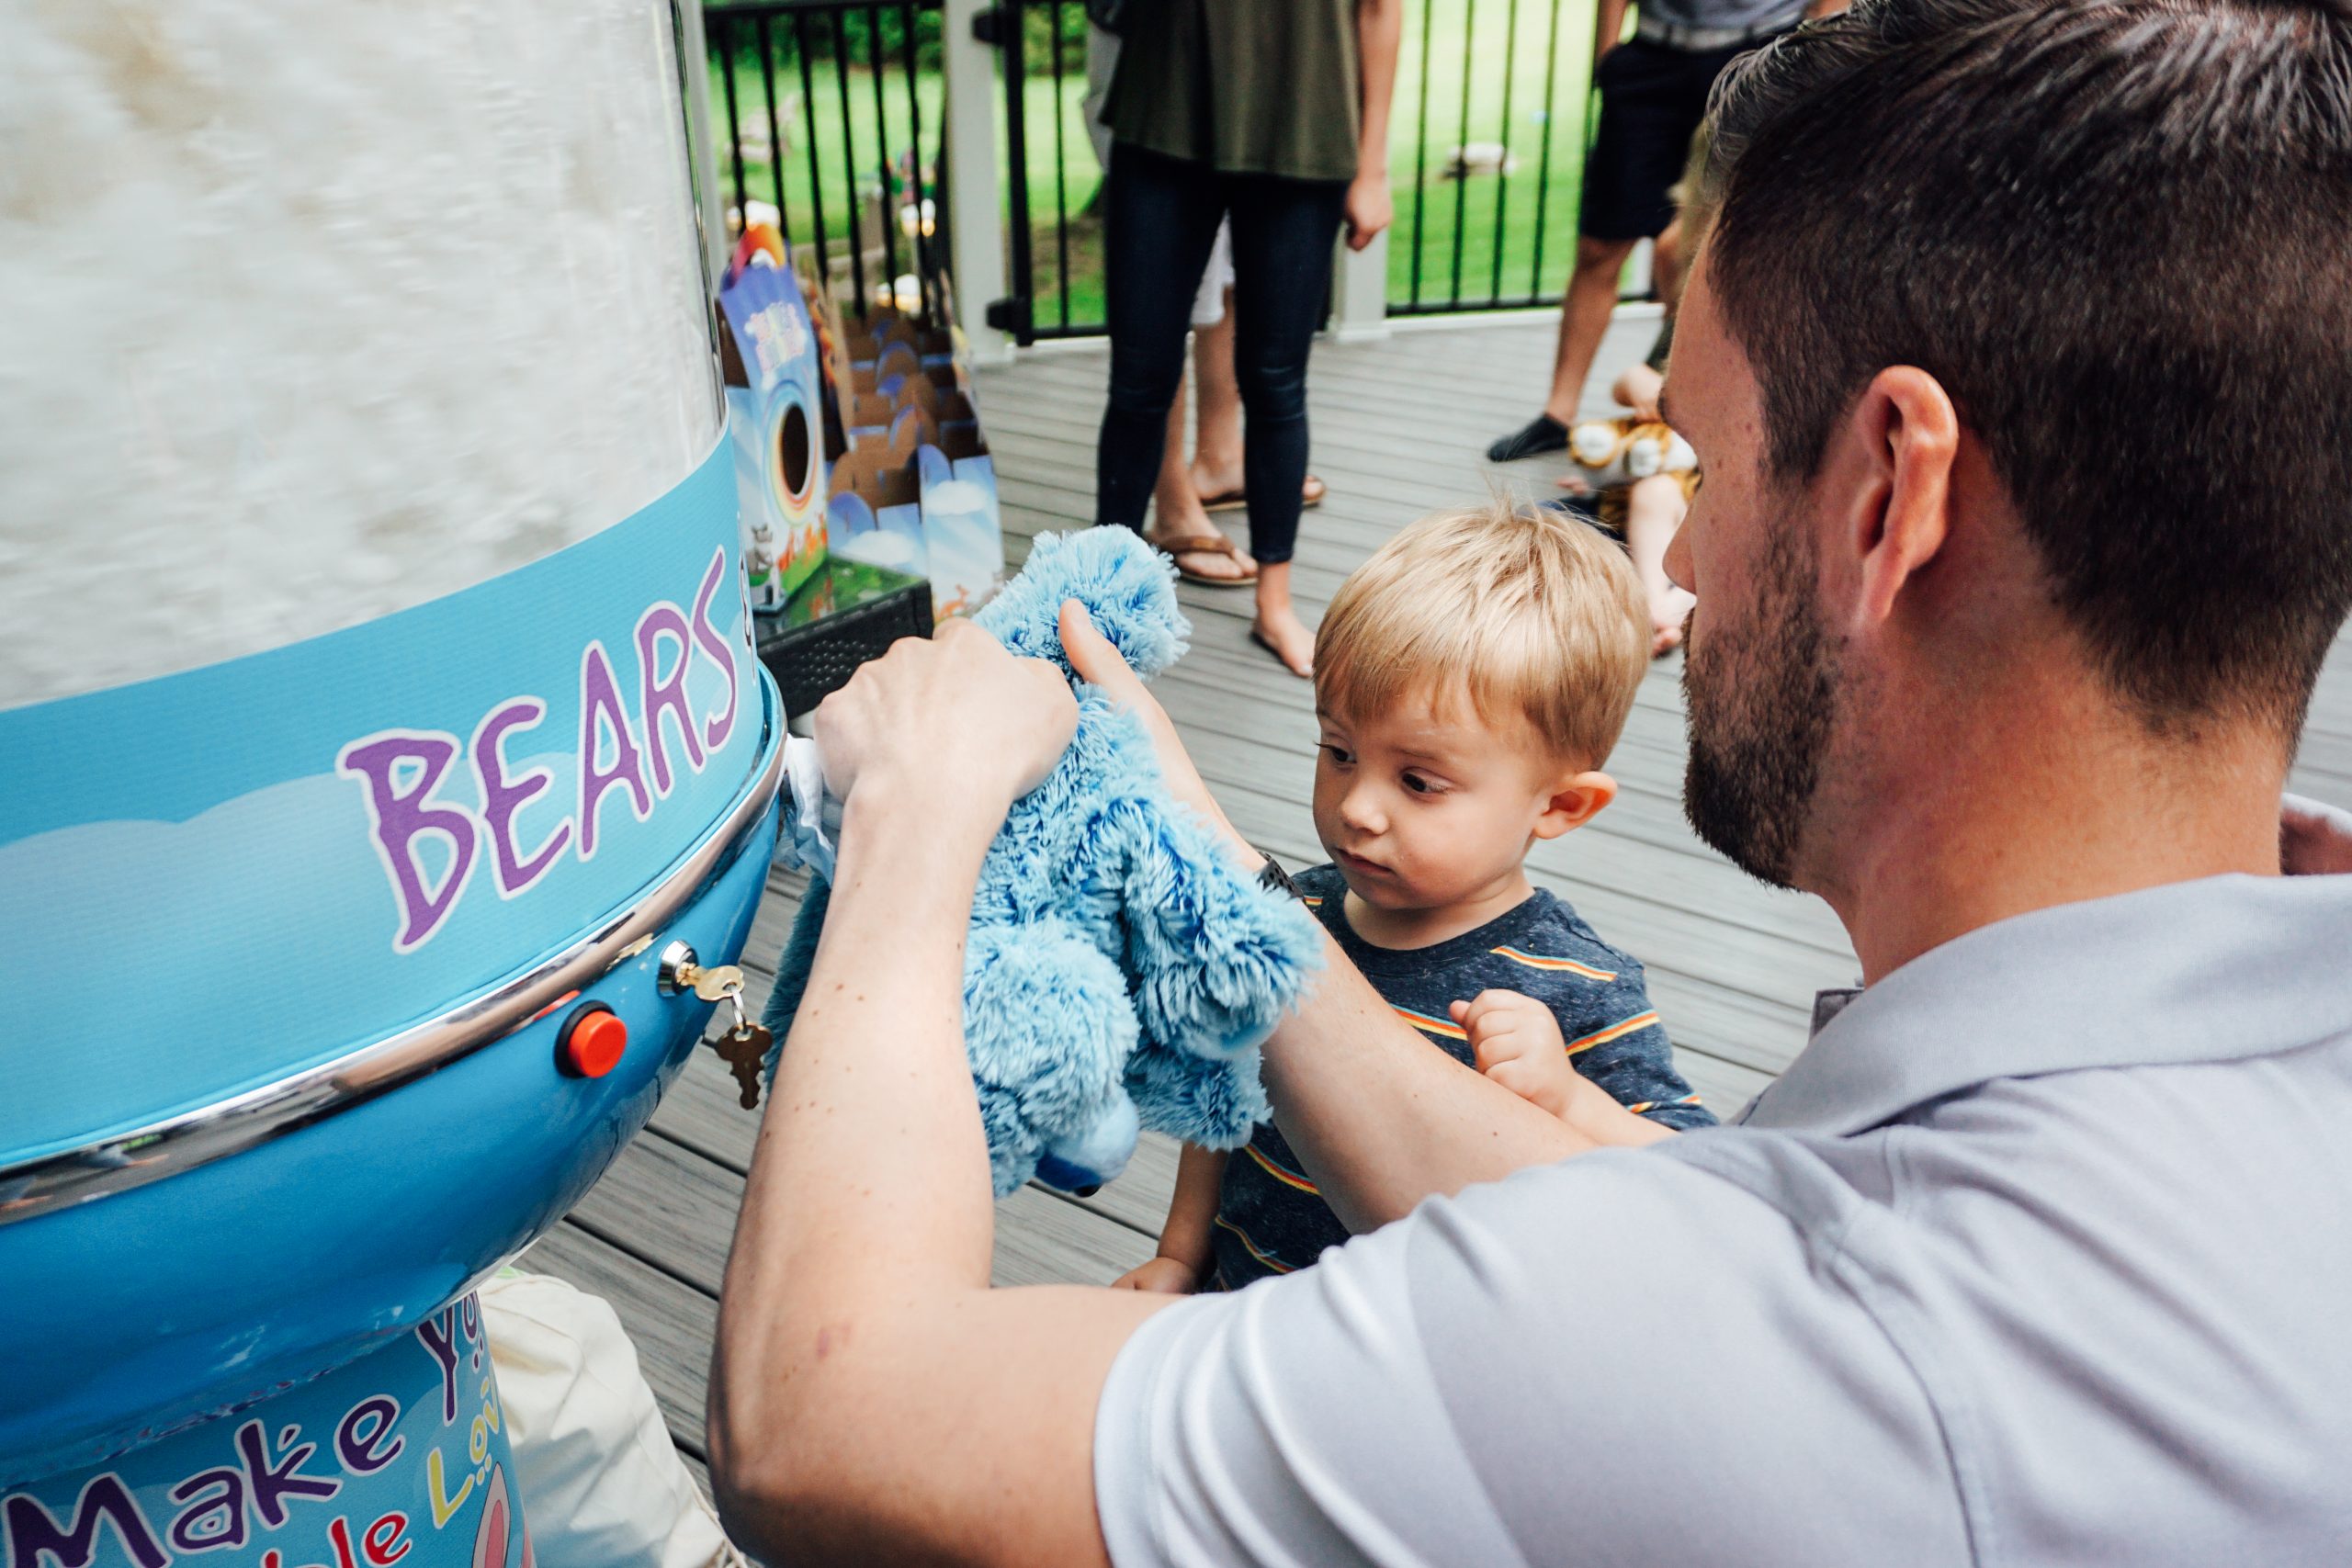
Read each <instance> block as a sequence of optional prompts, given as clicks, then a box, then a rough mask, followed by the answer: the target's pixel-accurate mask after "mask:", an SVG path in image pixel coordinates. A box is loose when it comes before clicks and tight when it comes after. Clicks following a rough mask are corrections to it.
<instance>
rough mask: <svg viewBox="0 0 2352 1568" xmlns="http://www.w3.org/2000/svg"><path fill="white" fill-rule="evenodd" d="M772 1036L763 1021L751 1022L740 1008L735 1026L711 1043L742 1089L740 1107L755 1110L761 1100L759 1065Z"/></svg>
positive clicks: (766, 1054)
mask: <svg viewBox="0 0 2352 1568" xmlns="http://www.w3.org/2000/svg"><path fill="white" fill-rule="evenodd" d="M774 1041H775V1036H774V1035H773V1034H770V1033H769V1032H767V1029H766V1027H765V1026H764V1025H762V1024H757V1023H753V1022H752V1021H749V1020H748V1019H746V1018H744V1017H743V1015H742V1013H741V1011H740V1010H739V1011H738V1012H737V1013H736V1015H735V1027H734V1028H733V1029H731V1030H729V1031H728V1032H726V1033H725V1034H722V1035H720V1036H719V1037H718V1039H717V1040H714V1041H712V1042H711V1043H712V1044H713V1045H714V1046H716V1047H718V1057H719V1060H721V1061H723V1062H725V1063H726V1064H727V1066H728V1068H729V1071H731V1072H732V1073H734V1075H735V1087H736V1089H738V1090H739V1091H741V1102H742V1106H743V1109H744V1110H746V1111H752V1110H756V1109H757V1108H758V1106H759V1103H760V1069H761V1068H762V1067H763V1066H766V1065H767V1059H768V1046H769V1045H770V1044H771V1043H774Z"/></svg>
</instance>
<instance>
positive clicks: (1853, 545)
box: [1844, 365, 1960, 623]
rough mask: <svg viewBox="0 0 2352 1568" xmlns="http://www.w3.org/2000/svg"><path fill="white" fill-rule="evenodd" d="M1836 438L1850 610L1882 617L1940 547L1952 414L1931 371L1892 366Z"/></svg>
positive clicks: (1956, 437)
mask: <svg viewBox="0 0 2352 1568" xmlns="http://www.w3.org/2000/svg"><path fill="white" fill-rule="evenodd" d="M1844 438H1845V440H1846V441H1848V442H1849V443H1850V446H1849V456H1850V467H1849V472H1850V473H1851V474H1852V476H1853V478H1854V479H1855V481H1856V482H1855V483H1854V484H1853V485H1852V487H1851V490H1850V496H1851V501H1850V505H1849V510H1848V513H1847V516H1846V519H1845V534H1846V545H1847V547H1848V548H1849V550H1850V551H1851V552H1852V560H1853V562H1854V564H1855V566H1856V568H1857V569H1858V573H1859V588H1860V591H1859V593H1858V595H1857V597H1856V600H1855V603H1854V606H1853V611H1854V615H1855V616H1856V617H1857V618H1858V619H1859V620H1860V621H1862V622H1865V623H1868V622H1874V621H1883V620H1885V619H1886V618H1887V617H1888V616H1889V615H1892V614H1893V613H1894V603H1895V600H1896V598H1897V597H1898V596H1899V595H1900V594H1901V593H1902V592H1903V589H1904V587H1905V584H1907V583H1908V582H1909V581H1911V576H1912V574H1913V573H1914V572H1917V571H1918V570H1921V569H1922V568H1924V567H1926V566H1927V565H1928V562H1930V561H1932V560H1934V559H1935V558H1936V557H1937V555H1938V554H1939V553H1940V552H1941V550H1942V549H1943V547H1944V540H1945V538H1946V536H1947V535H1948V533H1949V531H1950V527H1951V469H1952V462H1953V459H1954V457H1956V455H1957V454H1958V452H1959V449H1960V415H1959V413H1958V412H1957V411H1955V410H1954V409H1953V408H1952V406H1951V398H1950V397H1949V396H1948V395H1946V393H1945V391H1944V389H1943V386H1942V384H1941V383H1939V381H1937V379H1936V378H1934V377H1933V376H1930V375H1928V373H1927V372H1926V371H1925V370H1921V369H1918V368H1917V367H1914V366H1909V365H1893V366H1889V367H1887V368H1885V369H1883V370H1882V371H1880V372H1879V373H1878V374H1877V375H1876V376H1873V377H1871V382H1870V385H1869V386H1867V387H1865V388H1864V389H1862V395H1861V396H1860V398H1858V399H1857V400H1855V403H1854V407H1853V409H1852V411H1851V412H1849V414H1848V416H1847V429H1846V431H1845V433H1844Z"/></svg>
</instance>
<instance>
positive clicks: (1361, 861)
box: [1331, 848, 1393, 876]
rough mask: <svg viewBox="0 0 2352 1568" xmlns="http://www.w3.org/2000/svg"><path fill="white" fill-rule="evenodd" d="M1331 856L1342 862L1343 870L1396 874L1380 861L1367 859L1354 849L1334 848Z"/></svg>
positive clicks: (1376, 874)
mask: <svg viewBox="0 0 2352 1568" xmlns="http://www.w3.org/2000/svg"><path fill="white" fill-rule="evenodd" d="M1331 858H1332V859H1333V860H1336V861H1338V862H1339V863H1340V870H1342V871H1361V872H1364V873H1367V874H1371V875H1374V876H1388V875H1392V874H1393V873H1391V872H1390V871H1389V869H1388V868H1387V867H1386V866H1385V865H1383V864H1381V863H1379V862H1378V861H1376V860H1366V859H1365V858H1364V857H1363V856H1362V855H1360V854H1356V853H1354V852H1352V851H1349V850H1342V849H1338V848H1334V849H1333V850H1332V851H1331Z"/></svg>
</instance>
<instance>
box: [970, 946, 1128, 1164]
mask: <svg viewBox="0 0 2352 1568" xmlns="http://www.w3.org/2000/svg"><path fill="white" fill-rule="evenodd" d="M1135 1044H1136V1017H1135V1012H1134V1010H1132V1009H1131V1008H1130V1006H1129V1005H1128V1002H1127V987H1126V980H1125V976H1122V975H1121V974H1120V973H1119V970H1118V966H1117V965H1116V964H1113V963H1112V962H1111V960H1110V959H1108V958H1106V957H1104V956H1103V953H1102V952H1101V951H1100V950H1099V949H1098V948H1096V947H1095V946H1094V944H1093V943H1091V942H1088V941H1086V940H1085V939H1084V938H1082V937H1081V936H1080V935H1079V933H1078V931H1077V930H1076V929H1075V928H1074V927H1072V926H1070V925H1069V924H1068V923H1067V922H1065V921H1063V920H1061V919H1046V920H1042V921H1038V922H1035V923H1032V924H1025V925H992V926H980V927H977V928H975V929H974V930H973V931H972V934H971V938H970V941H969V942H968V944H967V947H966V950H965V959H964V1047H965V1052H966V1054H967V1055H968V1056H969V1057H970V1059H971V1064H972V1078H973V1082H974V1083H975V1084H976V1085H977V1086H978V1093H979V1097H980V1118H981V1121H982V1122H983V1123H984V1124H985V1126H986V1127H987V1129H988V1134H989V1175H990V1177H991V1179H993V1181H994V1183H995V1187H996V1192H997V1196H998V1197H1000V1198H1001V1197H1004V1196H1006V1195H1007V1194H1009V1193H1011V1192H1012V1190H1014V1189H1015V1188H1017V1187H1019V1186H1020V1185H1021V1184H1022V1183H1023V1181H1026V1180H1028V1179H1029V1178H1030V1177H1031V1176H1032V1175H1035V1174H1038V1171H1039V1164H1040V1161H1046V1162H1048V1165H1047V1168H1048V1170H1049V1171H1050V1177H1051V1179H1052V1180H1053V1181H1054V1183H1055V1185H1057V1186H1069V1187H1079V1186H1088V1185H1099V1184H1101V1183H1103V1182H1105V1181H1108V1180H1110V1179H1112V1178H1113V1177H1114V1176H1116V1175H1118V1174H1119V1172H1120V1171H1121V1170H1123V1169H1125V1167H1126V1163H1127V1156H1129V1155H1131V1154H1133V1153H1134V1152H1135V1139H1136V1109H1135V1105H1134V1103H1133V1102H1132V1101H1131V1100H1128V1098H1127V1093H1126V1089H1125V1088H1124V1087H1123V1085H1122V1084H1121V1082H1120V1075H1121V1072H1122V1070H1123V1069H1124V1067H1125V1064H1126V1061H1127V1058H1128V1056H1129V1055H1132V1054H1133V1053H1134V1050H1135Z"/></svg>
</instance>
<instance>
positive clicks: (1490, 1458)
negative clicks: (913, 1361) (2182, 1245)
mask: <svg viewBox="0 0 2352 1568" xmlns="http://www.w3.org/2000/svg"><path fill="white" fill-rule="evenodd" d="M1701 1135H1702V1137H1715V1136H1724V1135H1731V1136H1743V1135H1746V1134H1701ZM1094 1442H1095V1460H1094V1473H1095V1491H1096V1499H1097V1505H1098V1509H1099V1513H1100V1517H1101V1519H1102V1522H1103V1535H1104V1539H1105V1540H1106V1542H1107V1544H1108V1546H1109V1548H1110V1552H1111V1558H1112V1561H1113V1562H1114V1563H1115V1564H1117V1565H1118V1568H1149V1565H1154V1564H1185V1565H1188V1568H1189V1565H1192V1564H1207V1563H1260V1564H1274V1565H1283V1568H1289V1565H1293V1564H1295V1565H1299V1568H1306V1565H1309V1564H1313V1565H1317V1568H1324V1565H1336V1564H1348V1563H1379V1564H1383V1565H1385V1568H1415V1565H1422V1564H1426V1565H1429V1568H1437V1565H1440V1564H1447V1565H1452V1564H1460V1563H1470V1562H1476V1563H1480V1564H1493V1565H1497V1568H1508V1565H1510V1564H1521V1563H1527V1564H1532V1563H1549V1562H1589V1563H1616V1562H1623V1563H1638V1562H1706V1561H1721V1562H1747V1563H1760V1564H1777V1563H1782V1562H1786V1563H1792V1564H1793V1563H1799V1562H1804V1563H1819V1562H1932V1561H1942V1560H1944V1559H1943V1558H1942V1556H1941V1554H1940V1553H1939V1552H1936V1551H1923V1550H1922V1549H1923V1548H1926V1547H1932V1546H1934V1545H1936V1544H1938V1543H1943V1542H1954V1541H1957V1542H1959V1543H1960V1547H1961V1550H1962V1556H1961V1557H1959V1558H1955V1559H1952V1560H1954V1561H1964V1560H1965V1554H1964V1553H1965V1542H1964V1531H1963V1530H1962V1529H1961V1528H1960V1526H1959V1523H1958V1513H1957V1505H1956V1504H1955V1503H1954V1502H1953V1501H1952V1500H1951V1499H1952V1491H1951V1481H1950V1478H1949V1470H1948V1467H1947V1466H1946V1464H1945V1463H1944V1461H1943V1450H1942V1445H1941V1442H1940V1438H1939V1429H1938V1427H1937V1423H1936V1421H1935V1419H1934V1416H1933V1415H1932V1412H1931V1410H1930V1407H1929V1406H1928V1404H1927V1401H1926V1399H1925V1396H1924V1395H1923V1394H1922V1393H1921V1392H1920V1390H1919V1388H1918V1385H1917V1382H1916V1380H1915V1379H1913V1377H1912V1376H1911V1375H1910V1373H1909V1371H1908V1370H1907V1366H1906V1364H1905V1361H1904V1360H1903V1359H1902V1358H1901V1357H1900V1356H1899V1355H1898V1354H1896V1353H1895V1351H1894V1348H1893V1347H1892V1346H1891V1345H1890V1344H1889V1342H1888V1341H1887V1340H1886V1338H1885V1337H1884V1336H1883V1334H1881V1333H1880V1332H1879V1330H1878V1328H1877V1326H1876V1325H1875V1323H1874V1321H1873V1319H1872V1318H1871V1315H1870V1314H1868V1313H1867V1312H1866V1311H1864V1310H1863V1309H1862V1307H1861V1306H1860V1303H1858V1302H1857V1300H1856V1299H1855V1298H1854V1297H1853V1296H1852V1295H1851V1294H1850V1293H1849V1292H1847V1291H1846V1290H1844V1289H1842V1288H1840V1286H1839V1285H1838V1283H1837V1282H1835V1281H1834V1280H1828V1279H1826V1278H1823V1277H1821V1276H1820V1275H1818V1274H1816V1272H1815V1269H1813V1268H1812V1267H1811V1266H1810V1265H1809V1263H1808V1259H1807V1256H1806V1247H1805V1246H1804V1243H1803V1242H1802V1241H1801V1240H1800V1238H1799V1237H1798V1235H1797V1233H1796V1231H1795V1230H1794V1228H1793V1227H1792V1225H1791V1224H1790V1223H1789V1222H1788V1221H1787V1220H1786V1219H1785V1218H1784V1217H1782V1216H1781V1214H1780V1213H1778V1212H1777V1211H1775V1210H1773V1209H1772V1208H1770V1206H1769V1205H1767V1204H1764V1203H1761V1202H1759V1201H1757V1200H1756V1199H1754V1198H1752V1197H1750V1196H1748V1195H1747V1193H1745V1192H1744V1191H1742V1190H1740V1189H1738V1188H1736V1187H1735V1186H1733V1185H1732V1184H1730V1183H1728V1182H1726V1181H1724V1180H1723V1179H1720V1178H1718V1177H1714V1176H1713V1175H1710V1174H1707V1173H1705V1172H1702V1171H1700V1170H1696V1169H1693V1168H1690V1167H1689V1166H1687V1165H1684V1164H1682V1163H1680V1162H1678V1161H1676V1160H1674V1159H1672V1158H1668V1157H1665V1156H1659V1155H1657V1154H1656V1153H1654V1152H1652V1151H1650V1150H1625V1151H1613V1152H1610V1153H1604V1154H1600V1155H1592V1156H1583V1157H1582V1158H1579V1159H1577V1160H1573V1161H1569V1162H1567V1163H1566V1164H1565V1165H1562V1166H1558V1167H1553V1168H1544V1169H1539V1170H1534V1171H1527V1172H1522V1173H1521V1174H1520V1175H1519V1176H1516V1177H1514V1178H1512V1179H1510V1180H1509V1181H1506V1182H1501V1183H1497V1184H1494V1185H1491V1186H1487V1187H1482V1188H1476V1189H1472V1190H1470V1191H1467V1192H1465V1193H1464V1194H1462V1195H1461V1196H1460V1197H1459V1198H1456V1199H1453V1200H1442V1199H1440V1200H1432V1201H1430V1202H1428V1203H1426V1204H1424V1205H1422V1207H1421V1208H1420V1209H1419V1210H1417V1211H1416V1212H1415V1213H1413V1214H1412V1215H1411V1216H1409V1217H1408V1218H1407V1219H1405V1220H1403V1221H1400V1222H1398V1223H1397V1224H1393V1225H1390V1226H1388V1227H1386V1228H1385V1229H1384V1230H1381V1231H1379V1232H1376V1233H1374V1234H1373V1235H1366V1236H1360V1237H1358V1238H1356V1239H1355V1240H1353V1241H1351V1242H1350V1243H1349V1244H1348V1245H1347V1246H1346V1247H1340V1248H1338V1249H1335V1250H1334V1251H1332V1252H1329V1253H1327V1254H1326V1255H1325V1257H1324V1259H1323V1261H1322V1262H1320V1263H1319V1264H1317V1266H1316V1267H1314V1268H1312V1269H1306V1270H1303V1271H1301V1272H1300V1273H1298V1274H1295V1275H1291V1276H1287V1277H1284V1278H1282V1279H1278V1280H1266V1281H1263V1282H1261V1283H1260V1284H1257V1285H1253V1286H1251V1287H1250V1288H1249V1289H1248V1290H1245V1291H1242V1292H1238V1293H1236V1294H1233V1295H1230V1296H1204V1297H1200V1298H1197V1299H1195V1300H1193V1301H1192V1302H1188V1303H1183V1304H1182V1305H1180V1306H1177V1307H1175V1308H1172V1309H1170V1310H1169V1311H1167V1312H1164V1313H1161V1314H1159V1315H1157V1316H1156V1317H1154V1318H1152V1319H1151V1320H1150V1321H1149V1322H1148V1324H1147V1325H1145V1326H1144V1327H1143V1328H1142V1329H1141V1330H1140V1331H1139V1332H1138V1334H1137V1335H1136V1337H1135V1338H1134V1339H1133V1340H1132V1341H1130V1342H1129V1344H1128V1345H1127V1346H1126V1348H1125V1349H1124V1350H1123V1351H1122V1352H1121V1354H1120V1356H1119V1359H1118V1360H1117V1362H1116V1364H1115V1365H1114V1367H1113V1369H1112V1372H1111V1376H1110V1378H1109V1380H1108V1382H1106V1383H1105V1385H1104V1388H1103V1397H1102V1401H1101V1403H1100V1404H1099V1406H1098V1408H1097V1414H1096V1419H1095V1436H1094ZM1858 1455H1867V1456H1869V1458H1868V1462H1869V1464H1870V1466H1871V1479H1872V1485H1871V1488H1870V1491H1869V1495H1868V1496H1867V1497H1860V1496H1858V1495H1857V1494H1856V1492H1855V1489H1854V1487H1853V1485H1852V1479H1853V1474H1854V1471H1853V1467H1854V1465H1855V1464H1856V1463H1857V1462H1858V1461H1857V1456H1858Z"/></svg>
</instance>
